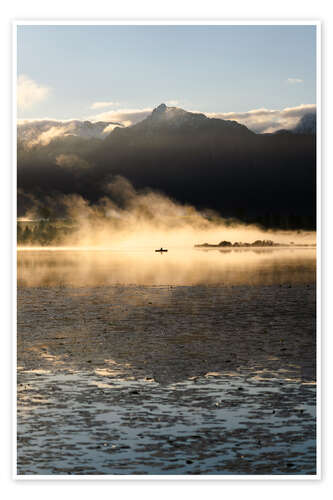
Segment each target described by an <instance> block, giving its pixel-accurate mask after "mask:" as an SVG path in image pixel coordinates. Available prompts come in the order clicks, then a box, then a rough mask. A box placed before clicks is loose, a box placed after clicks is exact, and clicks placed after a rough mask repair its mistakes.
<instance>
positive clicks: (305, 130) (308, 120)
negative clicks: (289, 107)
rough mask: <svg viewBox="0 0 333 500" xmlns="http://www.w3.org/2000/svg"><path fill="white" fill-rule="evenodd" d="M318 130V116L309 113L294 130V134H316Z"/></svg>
mask: <svg viewBox="0 0 333 500" xmlns="http://www.w3.org/2000/svg"><path fill="white" fill-rule="evenodd" d="M316 128H317V123H316V114H315V113H307V114H306V115H304V116H302V118H301V119H300V121H299V122H298V124H297V125H296V127H295V128H294V129H293V132H294V134H315V133H316Z"/></svg>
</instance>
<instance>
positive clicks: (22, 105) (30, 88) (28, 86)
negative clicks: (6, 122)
mask: <svg viewBox="0 0 333 500" xmlns="http://www.w3.org/2000/svg"><path fill="white" fill-rule="evenodd" d="M49 94H50V88H49V87H46V86H43V85H39V84H38V83H36V82H35V81H34V80H32V79H31V78H29V77H28V76H27V75H20V76H19V77H18V80H17V106H18V108H19V109H20V110H26V109H29V108H31V107H32V106H34V104H38V103H39V102H42V101H44V100H45V99H46V98H47V97H48V95H49Z"/></svg>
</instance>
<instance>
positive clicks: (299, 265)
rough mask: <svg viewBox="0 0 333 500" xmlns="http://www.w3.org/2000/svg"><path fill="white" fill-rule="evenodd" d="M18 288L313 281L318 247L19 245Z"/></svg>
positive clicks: (252, 283)
mask: <svg viewBox="0 0 333 500" xmlns="http://www.w3.org/2000/svg"><path fill="white" fill-rule="evenodd" d="M17 264H18V286H19V287H41V286H43V287H45V286H46V287H53V286H66V287H85V286H87V287H92V286H107V285H114V284H124V285H128V284H136V285H150V286H151V285H185V286H190V285H199V284H209V285H217V284H228V285H241V284H248V285H270V284H283V283H295V284H296V283H300V284H301V283H312V282H314V281H315V275H316V249H315V248H312V247H307V248H292V249H290V248H274V249H265V248H259V249H258V248H257V249H247V248H243V249H232V250H230V249H226V250H220V249H216V250H215V249H214V250H201V249H190V250H186V251H181V250H173V251H169V253H168V254H165V255H160V254H156V253H155V252H154V251H153V250H152V251H151V252H149V251H127V252H125V251H122V252H117V251H109V250H89V251H87V250H73V249H62V250H51V249H44V250H19V251H18V256H17Z"/></svg>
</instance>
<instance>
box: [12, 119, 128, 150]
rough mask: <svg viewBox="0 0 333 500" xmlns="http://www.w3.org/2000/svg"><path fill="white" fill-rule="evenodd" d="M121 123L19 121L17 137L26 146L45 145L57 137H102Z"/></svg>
mask: <svg viewBox="0 0 333 500" xmlns="http://www.w3.org/2000/svg"><path fill="white" fill-rule="evenodd" d="M115 126H119V127H121V126H122V125H121V124H120V123H114V122H102V121H99V122H90V121H80V120H69V121H57V120H32V121H25V122H23V123H19V124H18V127H17V139H18V141H19V142H20V143H21V144H24V145H27V146H36V145H39V146H45V145H48V144H49V143H50V142H51V140H53V139H55V138H59V137H67V136H72V137H80V138H83V139H91V138H95V139H104V138H105V137H106V135H107V134H108V133H110V131H111V130H112V129H113V128H114V127H115Z"/></svg>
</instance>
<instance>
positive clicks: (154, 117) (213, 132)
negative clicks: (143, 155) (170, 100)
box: [107, 104, 254, 145]
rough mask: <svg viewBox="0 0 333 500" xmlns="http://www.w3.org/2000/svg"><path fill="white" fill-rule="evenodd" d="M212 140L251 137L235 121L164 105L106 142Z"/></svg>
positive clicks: (111, 135) (114, 132)
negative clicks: (198, 137)
mask: <svg viewBox="0 0 333 500" xmlns="http://www.w3.org/2000/svg"><path fill="white" fill-rule="evenodd" d="M199 133H200V134H201V136H209V137H210V139H212V138H214V137H215V136H218V137H219V138H220V139H221V137H222V136H223V138H224V139H226V138H229V137H236V136H237V137H240V136H242V137H245V136H252V135H254V132H251V131H250V130H249V129H248V128H247V127H245V125H241V124H240V123H238V122H236V121H231V120H220V119H217V118H208V117H207V116H205V115H204V114H202V113H191V112H188V111H185V110H183V109H181V108H177V107H169V106H166V105H165V104H160V105H159V106H157V107H156V108H155V109H154V110H153V111H152V113H151V114H150V115H149V116H148V117H147V118H145V119H144V120H142V121H141V122H139V123H137V124H135V125H132V126H131V127H126V128H123V129H119V128H115V130H114V131H113V132H112V133H110V135H109V136H108V138H107V140H109V141H110V142H112V143H117V142H118V141H124V142H126V141H127V139H128V140H129V141H130V144H131V145H134V143H135V142H137V143H138V144H139V143H140V142H142V141H145V140H153V141H154V140H157V141H161V140H162V139H163V138H170V140H171V138H175V137H177V138H178V139H180V140H184V139H186V138H191V137H193V136H195V135H198V134H199Z"/></svg>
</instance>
